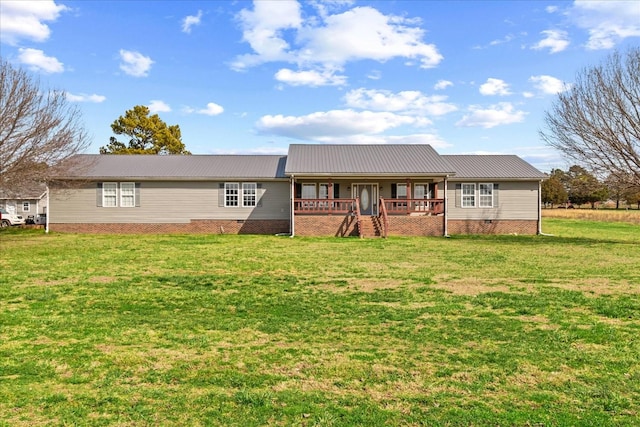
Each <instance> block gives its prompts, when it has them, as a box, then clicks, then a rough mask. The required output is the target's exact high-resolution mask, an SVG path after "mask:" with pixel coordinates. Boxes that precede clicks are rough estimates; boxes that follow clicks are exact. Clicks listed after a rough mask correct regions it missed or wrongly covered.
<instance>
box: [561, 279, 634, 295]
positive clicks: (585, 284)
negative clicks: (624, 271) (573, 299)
mask: <svg viewBox="0 0 640 427" xmlns="http://www.w3.org/2000/svg"><path fill="white" fill-rule="evenodd" d="M550 285H551V286H553V287H556V288H560V289H564V290H567V291H579V292H582V293H583V294H584V295H585V296H591V297H598V296H601V295H640V286H638V285H637V284H636V285H634V284H632V283H631V282H629V281H626V280H625V281H622V282H612V281H611V280H609V279H604V278H592V279H583V280H580V281H579V282H569V283H567V282H552V283H551V284H550Z"/></svg>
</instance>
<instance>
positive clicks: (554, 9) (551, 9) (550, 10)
mask: <svg viewBox="0 0 640 427" xmlns="http://www.w3.org/2000/svg"><path fill="white" fill-rule="evenodd" d="M544 10H545V11H546V12H547V13H556V12H557V11H558V6H547V7H545V8H544Z"/></svg>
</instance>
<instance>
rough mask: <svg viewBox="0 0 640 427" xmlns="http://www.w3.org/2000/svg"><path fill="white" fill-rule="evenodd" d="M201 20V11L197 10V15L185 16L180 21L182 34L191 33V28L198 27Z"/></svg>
mask: <svg viewBox="0 0 640 427" xmlns="http://www.w3.org/2000/svg"><path fill="white" fill-rule="evenodd" d="M201 18H202V11H201V10H199V11H198V14H197V15H189V16H186V17H185V18H184V19H183V20H182V32H183V33H187V34H189V33H191V28H192V27H193V26H195V25H200V19H201Z"/></svg>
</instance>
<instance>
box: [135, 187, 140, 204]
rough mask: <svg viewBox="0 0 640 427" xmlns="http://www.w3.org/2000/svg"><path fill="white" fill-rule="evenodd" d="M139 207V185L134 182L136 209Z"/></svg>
mask: <svg viewBox="0 0 640 427" xmlns="http://www.w3.org/2000/svg"><path fill="white" fill-rule="evenodd" d="M139 207H140V183H139V182H136V208H139Z"/></svg>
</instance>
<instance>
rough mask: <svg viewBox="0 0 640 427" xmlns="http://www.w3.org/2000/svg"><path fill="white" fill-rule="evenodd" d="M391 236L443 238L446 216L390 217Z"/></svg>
mask: <svg viewBox="0 0 640 427" xmlns="http://www.w3.org/2000/svg"><path fill="white" fill-rule="evenodd" d="M388 218H389V231H388V233H389V236H442V235H443V234H444V216H425V215H423V216H390V217H388Z"/></svg>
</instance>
